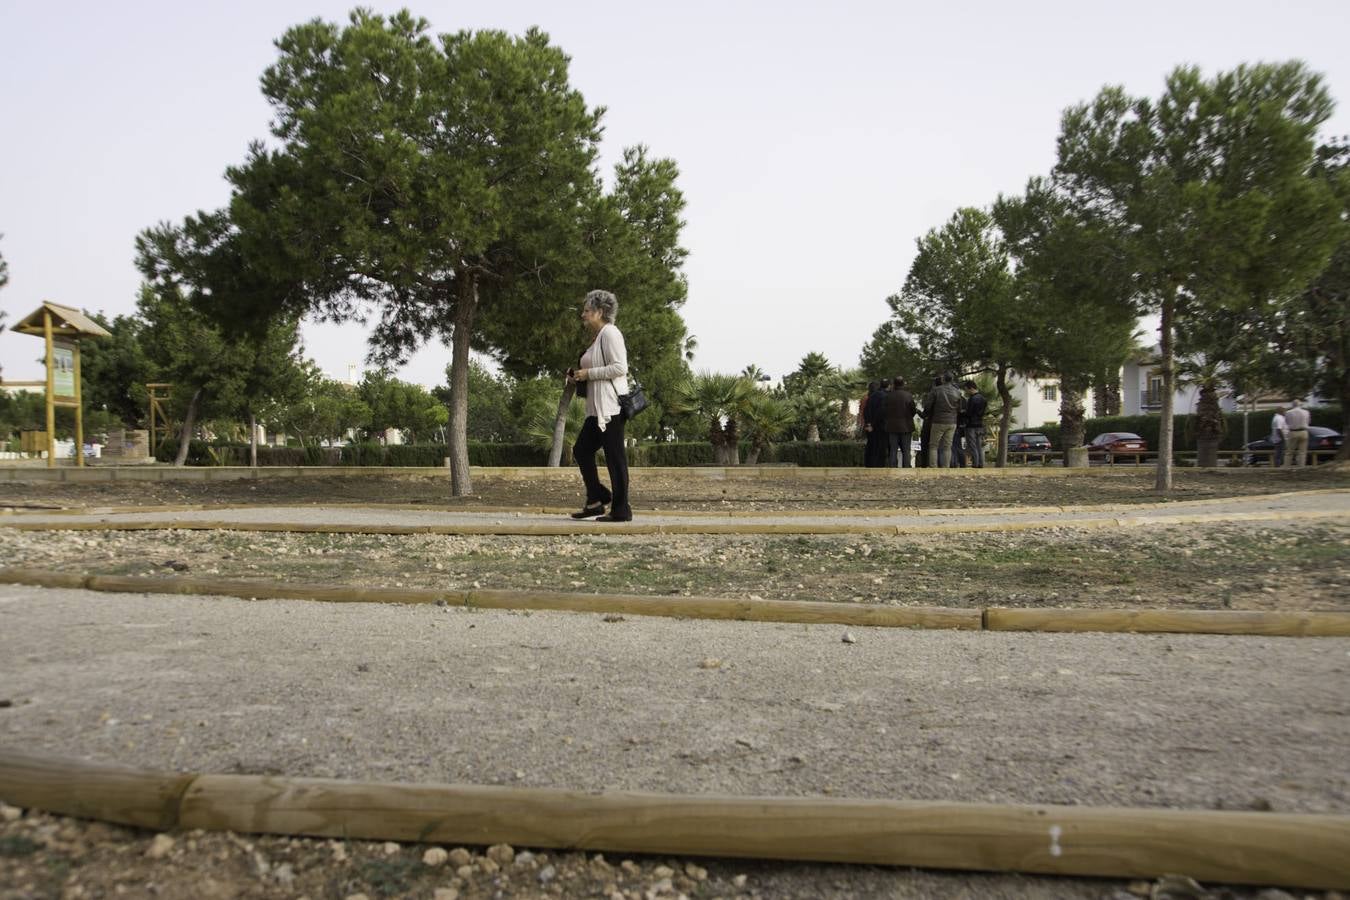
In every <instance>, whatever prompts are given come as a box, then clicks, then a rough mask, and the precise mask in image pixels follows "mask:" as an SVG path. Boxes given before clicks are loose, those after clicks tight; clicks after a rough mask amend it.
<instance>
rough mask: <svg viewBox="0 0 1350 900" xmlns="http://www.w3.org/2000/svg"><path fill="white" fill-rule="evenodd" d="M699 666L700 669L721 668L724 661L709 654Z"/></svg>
mask: <svg viewBox="0 0 1350 900" xmlns="http://www.w3.org/2000/svg"><path fill="white" fill-rule="evenodd" d="M698 667H699V668H700V669H720V668H722V661H721V660H720V659H717V658H716V657H713V656H709V657H707V658H706V659H704V660H703V661H702V662H701V663H699V664H698Z"/></svg>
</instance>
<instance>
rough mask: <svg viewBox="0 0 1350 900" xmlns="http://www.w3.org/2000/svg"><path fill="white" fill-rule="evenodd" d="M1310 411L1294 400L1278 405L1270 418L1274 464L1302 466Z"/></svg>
mask: <svg viewBox="0 0 1350 900" xmlns="http://www.w3.org/2000/svg"><path fill="white" fill-rule="evenodd" d="M1311 422H1312V413H1310V412H1308V410H1307V409H1306V408H1304V406H1303V404H1302V403H1301V402H1299V401H1298V400H1295V401H1294V402H1293V403H1291V404H1290V405H1289V407H1288V408H1285V407H1280V408H1279V409H1277V410H1275V415H1273V416H1271V419H1270V441H1271V443H1273V444H1274V445H1275V459H1274V465H1276V466H1303V465H1306V464H1307V461H1308V425H1309V424H1310V423H1311Z"/></svg>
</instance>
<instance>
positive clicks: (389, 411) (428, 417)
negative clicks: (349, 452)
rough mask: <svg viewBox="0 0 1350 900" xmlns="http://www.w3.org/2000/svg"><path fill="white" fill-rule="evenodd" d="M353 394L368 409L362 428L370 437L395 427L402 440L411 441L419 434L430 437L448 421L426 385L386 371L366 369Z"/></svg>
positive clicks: (444, 412)
mask: <svg viewBox="0 0 1350 900" xmlns="http://www.w3.org/2000/svg"><path fill="white" fill-rule="evenodd" d="M356 395H357V397H359V398H360V399H361V402H362V403H364V404H365V405H366V407H367V408H368V409H369V410H370V418H369V419H368V420H367V421H366V422H365V424H364V426H363V428H364V430H365V432H366V433H367V435H370V436H372V437H373V436H376V435H380V434H383V433H384V432H385V431H387V430H388V429H391V428H397V429H398V430H399V431H401V432H402V433H403V437H404V440H405V441H407V442H408V443H413V442H415V441H416V440H417V438H419V437H421V438H423V439H426V438H429V437H431V436H432V434H433V433H434V432H435V431H436V430H437V429H439V428H443V427H444V426H445V424H446V422H447V420H448V413H447V412H446V409H445V406H444V405H443V404H442V403H440V402H439V401H437V399H436V398H435V397H433V396H432V395H431V393H430V392H428V391H427V389H426V388H424V387H422V386H421V385H417V384H411V383H409V382H406V381H400V380H399V379H397V378H394V377H393V376H392V375H390V374H389V373H388V372H384V371H375V372H367V373H366V374H365V377H363V378H362V379H361V383H360V384H358V385H357V386H356Z"/></svg>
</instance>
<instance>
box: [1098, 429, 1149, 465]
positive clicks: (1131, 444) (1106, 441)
mask: <svg viewBox="0 0 1350 900" xmlns="http://www.w3.org/2000/svg"><path fill="white" fill-rule="evenodd" d="M1087 451H1088V456H1089V457H1091V456H1094V455H1096V454H1102V455H1104V456H1105V457H1106V461H1107V462H1110V461H1111V458H1112V457H1114V456H1121V455H1126V454H1134V455H1135V458H1136V459H1137V458H1138V457H1139V455H1142V454H1144V453H1147V452H1148V441H1146V440H1144V439H1143V438H1141V437H1140V436H1139V435H1137V434H1131V433H1130V432H1128V431H1108V432H1107V433H1106V434H1099V435H1097V436H1096V437H1095V438H1093V439H1092V441H1091V442H1090V443H1088V445H1087Z"/></svg>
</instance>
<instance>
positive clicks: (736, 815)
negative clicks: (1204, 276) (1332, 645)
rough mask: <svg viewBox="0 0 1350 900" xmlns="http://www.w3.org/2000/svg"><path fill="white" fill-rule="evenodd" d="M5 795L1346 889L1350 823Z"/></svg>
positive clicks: (915, 810) (296, 824)
mask: <svg viewBox="0 0 1350 900" xmlns="http://www.w3.org/2000/svg"><path fill="white" fill-rule="evenodd" d="M0 798H3V799H4V800H5V801H6V802H7V803H10V804H14V805H17V806H20V807H24V808H29V809H33V808H36V809H42V810H46V811H48V812H52V813H57V814H61V815H69V816H76V817H80V818H96V819H103V820H105V821H110V822H117V823H119V824H124V825H134V826H138V827H144V828H155V829H158V830H162V831H163V830H172V829H181V830H190V829H196V828H201V829H205V830H210V831H239V832H254V833H266V834H287V835H308V836H313V837H327V838H340V839H357V840H393V841H408V842H420V843H437V844H478V845H487V844H494V843H508V844H512V845H515V846H522V847H547V848H560V849H567V850H586V851H606V852H618V853H650V854H677V855H693V856H712V857H737V858H750V859H780V860H802V861H813V862H834V863H858V864H866V865H885V866H918V867H923V868H935V869H959V870H976V871H993V872H1025V873H1034V874H1042V875H1067V876H1080V877H1105V878H1156V877H1159V876H1162V875H1165V874H1168V873H1173V872H1181V873H1185V874H1186V875H1189V876H1190V877H1192V878H1196V879H1199V880H1201V881H1215V882H1226V883H1232V884H1259V885H1281V886H1287V887H1299V888H1312V889H1326V890H1337V889H1344V888H1346V887H1350V853H1346V848H1347V847H1348V846H1350V816H1341V815H1311V814H1291V813H1266V812H1212V811H1207V810H1169V809H1132V808H1118V807H1100V808H1092V807H1080V806H1053V805H1012V804H983V803H944V802H924V801H906V800H861V799H857V800H851V799H835V798H827V797H753V796H752V797H738V796H729V795H716V794H708V795H679V794H657V793H638V792H628V791H622V792H620V791H600V792H589V791H567V790H556V789H546V788H510V787H489V786H477V785H457V784H398V783H390V782H353V781H340V780H337V779H321V778H287V777H272V776H256V775H209V774H191V773H188V774H183V773H173V772H156V771H148V770H138V769H127V768H121V767H115V766H109V765H100V764H94V763H88V762H82V761H77V760H67V759H53V758H50V757H37V756H31V755H25V754H19V753H6V752H0Z"/></svg>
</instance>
